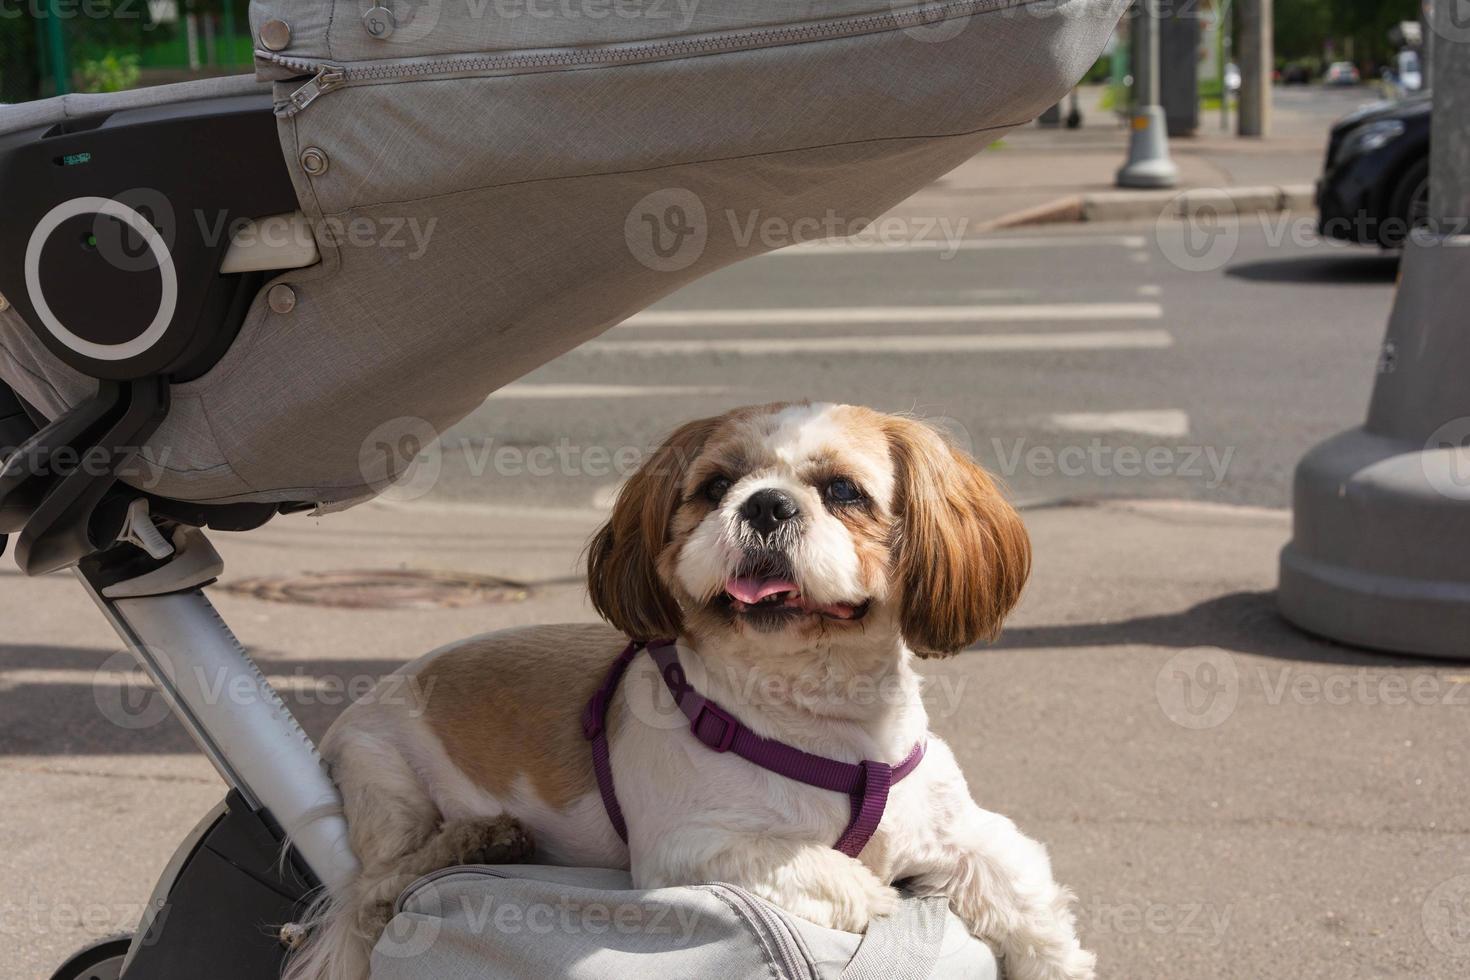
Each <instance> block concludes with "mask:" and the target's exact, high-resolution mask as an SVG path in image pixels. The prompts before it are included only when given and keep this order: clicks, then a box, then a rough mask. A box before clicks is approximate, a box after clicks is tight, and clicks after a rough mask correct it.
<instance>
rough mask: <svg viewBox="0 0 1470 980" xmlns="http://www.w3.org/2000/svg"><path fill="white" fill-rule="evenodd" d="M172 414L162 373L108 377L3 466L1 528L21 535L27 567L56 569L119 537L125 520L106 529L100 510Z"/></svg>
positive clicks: (20, 556) (29, 570) (20, 553)
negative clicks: (126, 379)
mask: <svg viewBox="0 0 1470 980" xmlns="http://www.w3.org/2000/svg"><path fill="white" fill-rule="evenodd" d="M167 411H168V383H167V382H166V381H165V380H164V379H163V378H159V377H153V378H143V379H140V380H136V381H129V382H126V383H122V382H116V381H104V382H102V383H101V384H99V385H98V389H97V394H95V395H94V396H93V397H92V398H90V399H89V400H87V401H85V402H83V403H82V404H80V405H78V406H77V407H76V408H74V409H73V410H72V411H70V412H68V413H66V414H65V415H63V416H61V417H60V418H58V419H57V420H56V421H55V422H52V423H51V424H50V425H48V426H46V427H45V428H43V429H41V430H40V431H39V432H37V433H36V434H35V435H33V436H32V437H31V438H30V439H28V440H26V441H25V442H24V443H22V444H21V445H20V446H19V447H18V448H17V449H16V450H15V451H14V452H13V453H12V454H11V456H10V458H9V459H8V460H7V461H6V463H5V467H4V469H3V470H0V531H3V532H7V533H8V532H15V531H19V532H20V536H19V538H18V539H17V540H16V546H15V562H16V564H17V565H18V566H19V567H20V569H21V571H23V572H24V573H26V574H27V575H40V574H44V573H46V572H50V571H55V570H56V569H58V568H64V567H66V566H68V565H72V564H75V563H76V562H77V561H78V560H79V559H81V558H82V557H83V556H85V555H88V554H91V553H92V552H93V551H96V550H98V549H99V548H105V547H108V546H110V545H111V544H112V543H113V542H114V541H115V540H116V538H117V533H118V532H119V531H120V530H121V527H122V525H121V521H118V522H117V526H116V527H112V528H102V527H99V526H98V525H97V523H96V522H95V521H94V520H93V516H94V513H95V512H96V511H97V508H98V504H100V503H101V502H102V500H103V499H104V497H105V496H106V495H107V492H108V491H109V490H110V489H111V488H112V487H113V485H114V484H115V483H116V482H117V479H118V476H119V471H120V470H121V469H122V467H123V466H124V465H125V464H127V463H128V462H129V461H130V460H132V459H133V458H134V456H136V454H137V452H138V449H139V448H140V447H141V446H142V444H143V443H144V442H145V441H146V440H147V439H148V437H149V436H150V435H151V434H152V433H153V431H154V430H155V429H156V428H158V424H159V423H160V422H162V421H163V417H164V415H165V414H167Z"/></svg>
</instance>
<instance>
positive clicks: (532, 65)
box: [255, 0, 1029, 118]
mask: <svg viewBox="0 0 1470 980" xmlns="http://www.w3.org/2000/svg"><path fill="white" fill-rule="evenodd" d="M1027 2H1029V0H947V2H944V3H929V4H922V5H919V6H915V7H910V8H907V9H904V10H898V11H887V12H882V13H872V14H859V15H855V16H852V17H843V18H836V19H832V20H824V21H814V22H812V23H807V24H795V25H785V26H781V27H769V28H758V29H752V30H741V31H728V32H723V33H718V34H708V35H702V36H698V37H690V38H675V39H668V38H665V39H660V40H650V41H629V42H624V43H617V44H600V45H593V46H588V47H577V48H545V49H539V50H534V51H521V52H506V53H503V54H488V53H487V54H467V55H451V56H446V57H424V58H403V59H397V60H391V61H359V62H355V63H353V64H352V65H351V66H350V67H348V66H344V65H337V64H332V63H329V62H324V61H313V60H310V59H305V58H294V57H291V56H289V55H282V54H278V53H276V52H274V51H267V50H265V49H263V48H261V49H257V50H256V52H255V58H256V60H257V61H260V62H264V63H268V64H273V65H278V66H280V67H283V68H286V69H288V70H290V71H293V72H299V73H300V74H302V75H306V74H310V75H311V78H310V79H309V80H308V81H307V82H306V83H305V84H303V85H302V86H301V87H300V88H298V89H296V90H295V91H294V92H292V93H291V95H290V96H288V97H287V98H286V99H284V100H282V101H279V102H277V103H276V108H275V112H276V115H277V116H280V117H283V118H284V117H290V116H294V115H296V114H297V113H298V112H301V111H302V110H304V109H305V108H306V107H307V106H309V105H311V104H312V103H313V102H315V101H316V100H317V99H318V98H320V97H321V96H322V95H324V94H326V93H327V92H330V91H332V90H334V89H338V88H341V87H343V86H344V85H352V84H358V83H364V84H371V83H375V82H390V81H416V80H417V81H423V80H429V79H436V78H453V77H455V76H461V75H483V74H521V73H529V72H537V71H561V70H568V69H576V68H602V67H615V66H618V65H631V64H638V63H640V62H646V61H664V60H671V59H677V58H690V57H698V56H700V55H710V54H728V53H733V52H738V51H750V50H755V49H759V48H765V47H775V46H779V45H785V44H804V43H807V42H811V41H827V40H834V39H837V38H843V37H853V36H857V35H862V34H877V33H881V32H884V31H895V30H905V29H910V28H915V27H923V26H925V25H929V24H935V23H939V22H942V21H947V20H952V19H954V18H959V17H969V16H971V15H974V14H977V13H983V12H985V11H989V10H995V9H1000V8H1005V7H1014V6H1020V5H1023V4H1025V3H1027Z"/></svg>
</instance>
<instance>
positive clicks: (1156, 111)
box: [1118, 0, 1179, 187]
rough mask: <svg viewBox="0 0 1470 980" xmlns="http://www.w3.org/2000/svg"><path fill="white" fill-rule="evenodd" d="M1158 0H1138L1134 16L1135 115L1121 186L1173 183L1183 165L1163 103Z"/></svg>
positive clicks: (1177, 178)
mask: <svg viewBox="0 0 1470 980" xmlns="http://www.w3.org/2000/svg"><path fill="white" fill-rule="evenodd" d="M1157 4H1158V0H1137V5H1136V6H1137V11H1138V14H1137V16H1136V17H1134V18H1133V25H1132V31H1133V118H1132V120H1131V125H1130V126H1129V130H1130V135H1129V139H1128V162H1127V163H1125V164H1123V167H1122V169H1120V170H1119V171H1118V186H1119V187H1173V186H1174V185H1175V184H1177V183H1179V168H1178V167H1176V166H1175V165H1174V161H1173V160H1171V159H1169V131H1168V127H1167V125H1166V123H1165V120H1164V107H1163V106H1162V105H1160V104H1159V20H1158V14H1159V11H1158V6H1157Z"/></svg>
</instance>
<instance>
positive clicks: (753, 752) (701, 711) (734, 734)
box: [582, 640, 924, 857]
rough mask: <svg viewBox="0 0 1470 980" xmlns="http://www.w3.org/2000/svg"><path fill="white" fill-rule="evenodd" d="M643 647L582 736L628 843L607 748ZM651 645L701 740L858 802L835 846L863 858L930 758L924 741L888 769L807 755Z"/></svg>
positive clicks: (613, 679)
mask: <svg viewBox="0 0 1470 980" xmlns="http://www.w3.org/2000/svg"><path fill="white" fill-rule="evenodd" d="M644 645H645V644H643V643H640V642H638V641H634V642H632V643H629V644H628V647H627V649H625V650H624V651H623V652H622V654H620V655H619V656H618V659H617V660H615V661H613V665H612V668H611V669H610V670H608V672H607V677H606V679H604V680H603V682H602V686H601V687H600V688H598V689H597V693H596V694H594V695H592V700H590V701H588V702H587V707H586V709H585V710H584V711H583V712H582V733H583V734H584V735H585V736H586V737H587V739H588V740H589V741H591V742H592V770H593V772H594V773H595V774H596V776H597V788H598V789H599V790H601V791H602V803H603V806H605V807H606V808H607V816H608V819H609V820H611V821H612V825H613V829H614V830H616V831H617V832H618V836H619V837H621V838H622V839H623V840H624V841H626V840H627V839H628V826H627V824H626V823H625V822H624V820H623V810H622V808H621V807H620V806H618V797H617V793H616V792H615V791H614V789H613V778H612V760H611V759H610V757H609V755H608V745H607V709H608V707H609V705H610V704H611V703H612V696H613V693H614V692H615V691H617V689H618V684H619V683H620V682H621V681H622V679H623V674H624V673H626V672H627V670H628V665H629V664H630V663H632V662H633V658H634V657H635V656H637V655H638V652H639V651H640V650H642V649H643V648H644ZM647 646H648V654H649V656H651V657H652V658H653V660H654V663H655V664H657V665H658V670H659V674H660V676H662V677H663V679H664V684H665V685H666V686H667V687H668V689H669V693H670V694H672V695H673V696H674V701H675V703H676V704H678V705H679V710H680V711H682V712H684V715H685V717H687V718H688V719H689V731H690V732H691V733H693V735H694V737H695V738H697V739H699V740H700V741H701V742H703V743H704V744H705V745H706V746H708V747H709V748H711V749H713V750H714V751H716V752H734V753H735V754H736V755H738V756H740V757H741V758H742V759H745V760H747V761H749V762H753V763H755V764H756V765H758V766H760V767H761V768H762V769H768V770H770V771H771V772H774V773H776V774H777V775H781V776H785V777H787V778H788V779H795V780H796V781H798V782H802V783H806V784H807V785H808V786H816V787H818V788H820V789H826V790H831V791H833V792H835V793H846V794H847V795H848V798H849V799H850V800H851V802H852V819H851V820H849V821H848V824H847V829H846V830H844V831H843V832H842V836H841V837H840V838H839V839H838V841H837V843H836V844H834V845H832V846H833V847H835V848H836V849H837V850H839V851H841V852H842V853H843V854H846V855H847V856H848V857H857V856H858V853H859V852H861V851H862V849H863V845H865V844H867V842H868V840H869V838H871V837H872V836H873V834H874V832H875V831H877V829H878V824H879V822H880V821H881V820H882V819H883V810H884V808H885V807H886V806H887V804H888V791H889V790H890V789H891V788H892V787H893V785H894V784H895V783H897V782H898V781H899V780H901V779H903V778H904V777H905V776H907V775H908V774H909V773H911V772H913V771H914V770H915V769H916V768H918V765H919V762H920V761H922V760H923V758H924V743H923V742H920V743H918V744H917V745H915V746H914V747H913V749H912V750H911V751H910V752H909V754H908V756H906V757H905V758H904V760H903V761H902V762H900V763H899V764H898V765H896V766H890V765H888V763H886V762H874V761H873V760H871V759H864V760H863V761H862V762H858V763H851V762H838V761H837V760H836V759H828V758H826V757H825V756H820V755H813V754H812V753H810V752H804V751H802V750H801V749H798V748H796V747H794V746H791V745H787V744H786V743H785V742H778V741H776V740H775V739H772V738H764V737H762V736H760V735H757V734H756V733H755V732H753V731H751V730H750V729H749V728H746V727H745V726H744V725H742V724H741V723H740V722H739V721H738V720H736V719H735V718H734V717H733V716H732V715H731V714H730V713H729V712H727V711H725V709H723V708H721V707H720V706H719V705H718V704H716V703H715V702H714V701H711V700H710V699H709V698H706V697H704V696H703V695H701V694H700V693H699V692H698V691H696V690H694V688H693V687H692V686H691V685H690V684H689V681H688V680H687V678H685V676H684V668H683V667H682V666H681V665H680V664H679V657H678V654H677V652H676V651H675V647H674V642H673V641H672V640H655V641H653V642H652V643H650V644H647Z"/></svg>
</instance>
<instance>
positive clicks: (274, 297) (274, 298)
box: [265, 282, 296, 313]
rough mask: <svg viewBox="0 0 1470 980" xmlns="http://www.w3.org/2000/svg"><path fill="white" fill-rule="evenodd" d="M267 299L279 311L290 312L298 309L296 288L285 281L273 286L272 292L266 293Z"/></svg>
mask: <svg viewBox="0 0 1470 980" xmlns="http://www.w3.org/2000/svg"><path fill="white" fill-rule="evenodd" d="M265 301H266V302H267V303H269V304H270V308H271V309H272V310H274V311H275V312H277V313H290V312H291V311H292V310H294V309H296V290H294V289H292V288H291V287H290V286H288V285H286V284H285V283H283V282H278V283H276V284H275V285H274V286H272V287H271V289H270V292H268V293H266V294H265Z"/></svg>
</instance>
